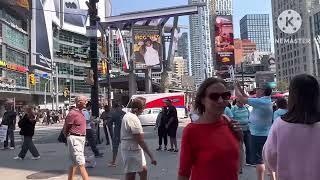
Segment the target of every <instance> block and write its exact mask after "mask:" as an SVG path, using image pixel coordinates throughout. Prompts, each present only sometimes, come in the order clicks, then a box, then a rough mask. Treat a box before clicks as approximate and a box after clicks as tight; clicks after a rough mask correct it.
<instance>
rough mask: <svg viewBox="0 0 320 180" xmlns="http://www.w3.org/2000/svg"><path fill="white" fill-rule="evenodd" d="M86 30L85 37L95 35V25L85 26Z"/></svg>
mask: <svg viewBox="0 0 320 180" xmlns="http://www.w3.org/2000/svg"><path fill="white" fill-rule="evenodd" d="M86 30H87V31H86V36H87V37H89V38H91V37H97V26H87V27H86Z"/></svg>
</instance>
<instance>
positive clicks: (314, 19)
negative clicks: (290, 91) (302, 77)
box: [310, 5, 320, 80]
mask: <svg viewBox="0 0 320 180" xmlns="http://www.w3.org/2000/svg"><path fill="white" fill-rule="evenodd" d="M310 22H311V25H310V26H311V39H312V60H313V62H312V63H313V66H314V69H313V74H314V75H315V76H316V77H317V78H318V79H319V80H320V73H319V72H320V5H316V6H315V7H314V8H313V9H312V11H311V16H310Z"/></svg>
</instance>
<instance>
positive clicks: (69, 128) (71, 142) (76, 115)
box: [63, 96, 89, 180]
mask: <svg viewBox="0 0 320 180" xmlns="http://www.w3.org/2000/svg"><path fill="white" fill-rule="evenodd" d="M75 103H76V107H75V108H73V109H72V110H70V112H69V114H68V115H67V117H66V120H65V123H64V127H63V132H64V135H65V136H66V137H67V144H68V150H69V156H70V159H71V161H72V165H71V166H70V169H69V174H68V180H73V179H74V177H75V174H76V171H77V168H78V167H79V169H80V174H81V176H82V179H83V180H88V179H89V176H88V173H87V170H86V168H85V158H84V145H85V142H86V138H85V136H86V119H85V117H84V115H83V113H82V110H83V108H84V107H85V106H86V103H87V98H86V97H85V96H78V97H76V98H75Z"/></svg>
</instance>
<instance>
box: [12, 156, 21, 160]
mask: <svg viewBox="0 0 320 180" xmlns="http://www.w3.org/2000/svg"><path fill="white" fill-rule="evenodd" d="M13 159H14V160H23V159H22V158H21V157H19V156H17V157H14V158H13Z"/></svg>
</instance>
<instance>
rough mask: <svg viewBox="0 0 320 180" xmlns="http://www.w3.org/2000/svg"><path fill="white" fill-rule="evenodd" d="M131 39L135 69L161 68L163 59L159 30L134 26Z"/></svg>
mask: <svg viewBox="0 0 320 180" xmlns="http://www.w3.org/2000/svg"><path fill="white" fill-rule="evenodd" d="M133 37H134V42H133V43H134V46H133V52H134V57H135V58H134V63H135V65H136V69H145V68H147V67H152V68H161V66H160V64H161V62H162V59H163V58H162V45H161V35H160V30H159V29H158V28H157V27H150V26H136V27H134V28H133Z"/></svg>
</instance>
